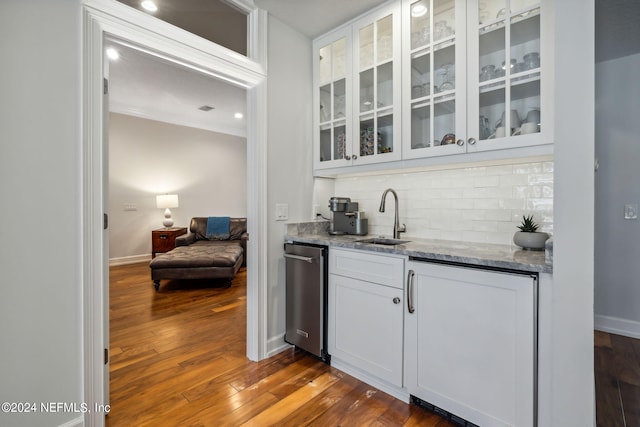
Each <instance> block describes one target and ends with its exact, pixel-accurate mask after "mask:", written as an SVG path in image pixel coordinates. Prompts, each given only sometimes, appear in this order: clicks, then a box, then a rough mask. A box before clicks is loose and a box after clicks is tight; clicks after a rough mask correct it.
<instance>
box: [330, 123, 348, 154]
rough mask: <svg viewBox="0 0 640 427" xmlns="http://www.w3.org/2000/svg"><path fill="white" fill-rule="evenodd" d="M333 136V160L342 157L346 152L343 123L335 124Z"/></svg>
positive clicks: (345, 135) (345, 136)
mask: <svg viewBox="0 0 640 427" xmlns="http://www.w3.org/2000/svg"><path fill="white" fill-rule="evenodd" d="M333 138H334V142H333V143H334V146H333V153H334V160H336V159H344V157H345V155H346V154H347V152H346V143H347V133H346V127H345V125H342V126H336V128H335V129H334V131H333Z"/></svg>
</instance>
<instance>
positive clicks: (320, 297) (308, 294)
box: [284, 243, 330, 363]
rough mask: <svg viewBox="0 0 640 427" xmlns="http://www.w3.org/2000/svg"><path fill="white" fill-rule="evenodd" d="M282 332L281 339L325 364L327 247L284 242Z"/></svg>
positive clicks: (327, 359) (326, 360) (327, 360)
mask: <svg viewBox="0 0 640 427" xmlns="http://www.w3.org/2000/svg"><path fill="white" fill-rule="evenodd" d="M284 249H285V250H284V252H285V253H284V258H285V265H286V310H287V313H286V331H285V334H284V340H285V341H286V342H288V343H289V344H293V345H295V346H296V347H299V348H301V349H303V350H305V351H307V352H309V353H311V354H313V355H314V356H317V357H319V358H320V359H322V360H324V361H325V362H327V363H329V359H330V356H329V355H328V354H327V328H326V321H327V304H326V301H327V277H328V276H327V262H326V260H327V248H326V247H325V246H315V245H307V244H296V243H286V244H285V245H284Z"/></svg>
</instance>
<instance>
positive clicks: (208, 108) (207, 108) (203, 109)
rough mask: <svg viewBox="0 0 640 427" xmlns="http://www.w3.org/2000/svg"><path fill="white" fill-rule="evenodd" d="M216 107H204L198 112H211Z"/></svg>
mask: <svg viewBox="0 0 640 427" xmlns="http://www.w3.org/2000/svg"><path fill="white" fill-rule="evenodd" d="M214 108H215V107H211V106H210V105H203V106H202V107H200V108H198V110H202V111H211V110H213V109H214Z"/></svg>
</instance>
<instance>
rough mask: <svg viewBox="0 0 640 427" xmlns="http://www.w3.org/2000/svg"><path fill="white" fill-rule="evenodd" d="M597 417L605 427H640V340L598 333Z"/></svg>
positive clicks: (595, 351) (596, 373) (595, 363)
mask: <svg viewBox="0 0 640 427" xmlns="http://www.w3.org/2000/svg"><path fill="white" fill-rule="evenodd" d="M594 342H595V349H594V365H595V379H596V418H597V422H598V426H602V427H619V426H620V427H623V426H628V427H640V340H637V339H633V338H627V337H623V336H620V335H614V334H608V333H606V332H599V331H596V332H595V340H594Z"/></svg>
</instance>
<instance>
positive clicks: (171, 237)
mask: <svg viewBox="0 0 640 427" xmlns="http://www.w3.org/2000/svg"><path fill="white" fill-rule="evenodd" d="M186 232H187V227H170V228H159V229H157V230H152V231H151V257H152V258H155V257H156V254H157V253H162V252H169V251H170V250H171V249H173V248H175V247H176V237H178V236H181V235H183V234H185V233H186Z"/></svg>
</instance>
